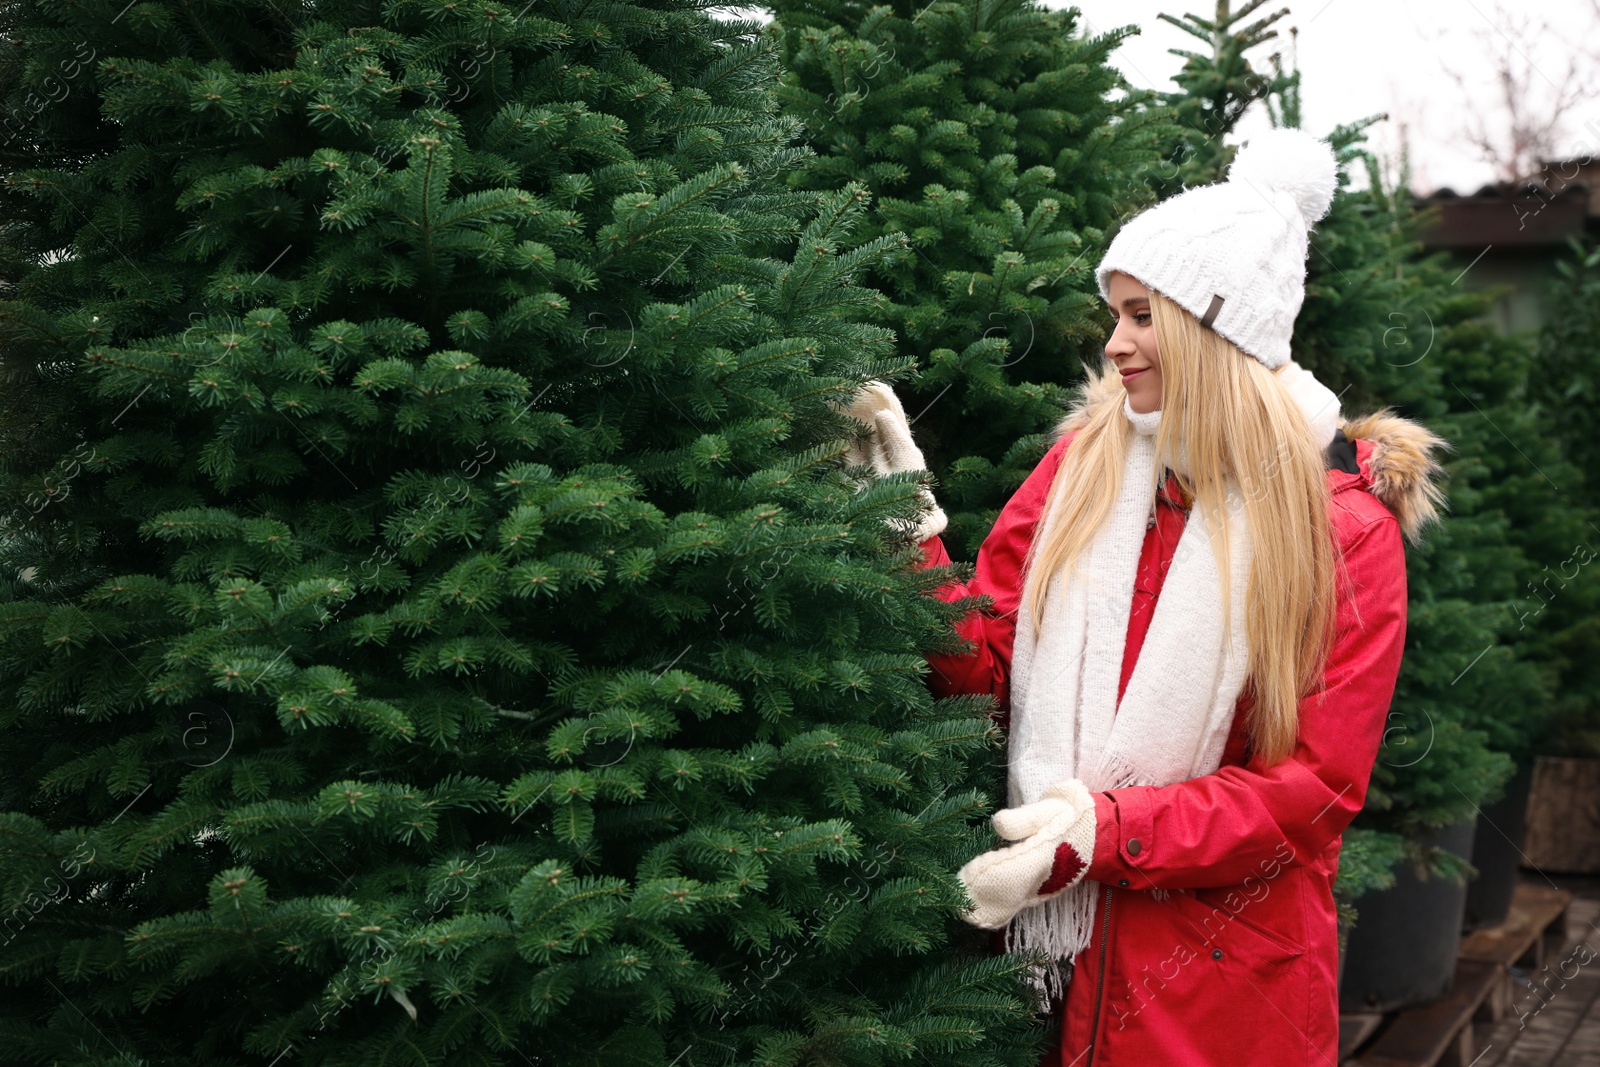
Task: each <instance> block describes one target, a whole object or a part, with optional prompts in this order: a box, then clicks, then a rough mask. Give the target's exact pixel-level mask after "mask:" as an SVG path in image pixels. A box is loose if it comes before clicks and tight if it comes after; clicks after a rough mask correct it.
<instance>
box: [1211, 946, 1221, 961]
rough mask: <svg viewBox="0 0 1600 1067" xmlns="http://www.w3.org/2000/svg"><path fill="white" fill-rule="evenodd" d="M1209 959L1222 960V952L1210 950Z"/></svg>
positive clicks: (1217, 949)
mask: <svg viewBox="0 0 1600 1067" xmlns="http://www.w3.org/2000/svg"><path fill="white" fill-rule="evenodd" d="M1211 958H1212V959H1214V960H1220V959H1221V958H1222V950H1221V949H1220V948H1214V949H1212V950H1211Z"/></svg>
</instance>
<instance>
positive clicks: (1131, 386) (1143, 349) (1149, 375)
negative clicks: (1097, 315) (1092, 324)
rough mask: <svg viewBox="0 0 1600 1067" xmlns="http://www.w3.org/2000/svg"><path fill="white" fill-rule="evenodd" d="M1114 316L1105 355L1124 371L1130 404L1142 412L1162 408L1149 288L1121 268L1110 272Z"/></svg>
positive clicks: (1158, 359) (1158, 360) (1159, 368)
mask: <svg viewBox="0 0 1600 1067" xmlns="http://www.w3.org/2000/svg"><path fill="white" fill-rule="evenodd" d="M1110 289H1111V317H1112V318H1113V319H1115V320H1116V323H1117V326H1116V329H1114V330H1112V331H1111V337H1110V338H1109V339H1108V340H1107V341H1106V358H1107V359H1109V360H1111V362H1113V363H1115V364H1116V365H1117V370H1118V371H1119V372H1121V374H1122V387H1123V388H1124V389H1126V390H1127V391H1128V406H1129V407H1130V408H1132V409H1133V410H1134V411H1136V412H1138V413H1139V414H1140V415H1148V414H1149V413H1150V412H1152V411H1156V410H1158V409H1159V408H1160V407H1161V353H1159V352H1157V351H1156V328H1155V325H1154V324H1153V323H1152V322H1151V319H1150V290H1149V289H1147V288H1146V287H1145V286H1144V283H1142V282H1140V281H1139V280H1138V279H1136V278H1132V277H1129V276H1128V275H1126V274H1124V273H1122V272H1121V271H1120V270H1116V271H1112V272H1111V280H1110Z"/></svg>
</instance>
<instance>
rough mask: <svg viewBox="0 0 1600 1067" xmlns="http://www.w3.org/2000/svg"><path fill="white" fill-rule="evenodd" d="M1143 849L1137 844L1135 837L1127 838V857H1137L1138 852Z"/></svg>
mask: <svg viewBox="0 0 1600 1067" xmlns="http://www.w3.org/2000/svg"><path fill="white" fill-rule="evenodd" d="M1143 847H1144V846H1143V845H1141V844H1139V839H1138V838H1137V837H1130V838H1128V855H1130V856H1137V855H1138V854H1139V850H1140V849H1142V848H1143Z"/></svg>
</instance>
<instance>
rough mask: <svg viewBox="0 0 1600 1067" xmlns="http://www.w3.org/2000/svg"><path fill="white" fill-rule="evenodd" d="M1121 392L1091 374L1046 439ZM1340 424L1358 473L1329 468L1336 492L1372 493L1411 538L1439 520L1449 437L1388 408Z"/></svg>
mask: <svg viewBox="0 0 1600 1067" xmlns="http://www.w3.org/2000/svg"><path fill="white" fill-rule="evenodd" d="M1122 398H1123V389H1122V383H1121V382H1120V381H1118V380H1117V377H1116V375H1114V374H1106V375H1101V376H1096V375H1093V374H1091V375H1090V376H1089V378H1088V380H1087V382H1086V384H1085V385H1084V386H1083V387H1082V388H1080V389H1079V391H1078V394H1077V396H1076V397H1074V399H1073V403H1072V407H1071V409H1070V410H1069V411H1068V412H1067V415H1066V416H1065V417H1064V418H1063V419H1061V421H1060V422H1058V423H1057V424H1056V426H1055V428H1054V430H1052V431H1051V434H1050V441H1051V443H1052V444H1053V443H1054V442H1056V441H1058V440H1060V438H1061V437H1062V436H1063V435H1065V434H1067V433H1070V432H1071V431H1073V430H1077V429H1081V428H1082V427H1083V426H1084V425H1085V424H1087V422H1088V421H1089V413H1090V412H1091V411H1093V410H1096V409H1097V408H1098V407H1099V406H1100V405H1101V404H1113V403H1114V404H1121V403H1122ZM1339 429H1340V430H1341V431H1343V433H1344V436H1345V437H1346V438H1347V439H1348V440H1349V441H1350V442H1351V443H1353V444H1354V445H1355V448H1356V456H1357V463H1358V466H1359V467H1360V473H1359V474H1345V473H1344V472H1342V471H1338V470H1332V471H1330V472H1329V481H1330V487H1331V488H1332V489H1333V490H1334V491H1335V492H1337V491H1338V490H1340V489H1343V488H1350V487H1359V488H1362V489H1366V490H1367V491H1368V492H1370V493H1372V495H1373V496H1375V497H1377V498H1378V500H1379V501H1381V502H1382V503H1383V505H1384V506H1385V507H1387V508H1388V509H1389V511H1390V512H1391V513H1392V514H1393V515H1394V517H1395V518H1396V519H1397V520H1399V523H1400V530H1401V532H1402V533H1404V534H1405V537H1406V540H1407V541H1410V542H1411V543H1413V544H1415V543H1416V542H1417V541H1418V540H1420V538H1421V537H1422V534H1423V532H1424V531H1425V530H1426V529H1427V528H1428V526H1429V525H1431V524H1432V523H1434V522H1436V521H1438V518H1439V511H1440V509H1441V508H1442V507H1443V506H1444V503H1445V492H1444V486H1443V485H1442V484H1441V481H1442V478H1443V475H1444V468H1443V467H1442V466H1441V465H1440V463H1439V461H1438V459H1437V458H1435V453H1436V452H1438V451H1440V450H1442V449H1448V448H1449V447H1450V445H1449V443H1448V442H1447V441H1445V440H1444V438H1442V437H1440V436H1439V435H1437V434H1435V433H1434V432H1433V431H1432V430H1429V429H1428V428H1427V427H1425V426H1423V425H1422V424H1421V423H1417V422H1413V421H1412V420H1410V419H1407V418H1404V417H1402V416H1399V415H1396V414H1395V413H1394V412H1393V411H1392V410H1391V409H1389V408H1381V409H1379V410H1378V411H1375V412H1372V413H1371V414H1367V415H1359V416H1356V417H1355V418H1345V417H1343V416H1341V417H1340V419H1339Z"/></svg>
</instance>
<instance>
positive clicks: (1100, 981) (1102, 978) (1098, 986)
mask: <svg viewBox="0 0 1600 1067" xmlns="http://www.w3.org/2000/svg"><path fill="white" fill-rule="evenodd" d="M1100 910H1101V911H1103V912H1105V921H1104V922H1103V923H1101V925H1100V973H1099V974H1097V975H1095V984H1094V1022H1093V1023H1091V1024H1090V1026H1089V1062H1088V1063H1087V1064H1086V1065H1085V1067H1094V1047H1095V1042H1096V1041H1097V1040H1098V1039H1099V1037H1100V996H1101V994H1102V993H1104V992H1105V988H1106V939H1107V938H1108V937H1109V936H1110V933H1111V887H1110V886H1106V899H1105V905H1104V906H1103V907H1102V908H1101V909H1100Z"/></svg>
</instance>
